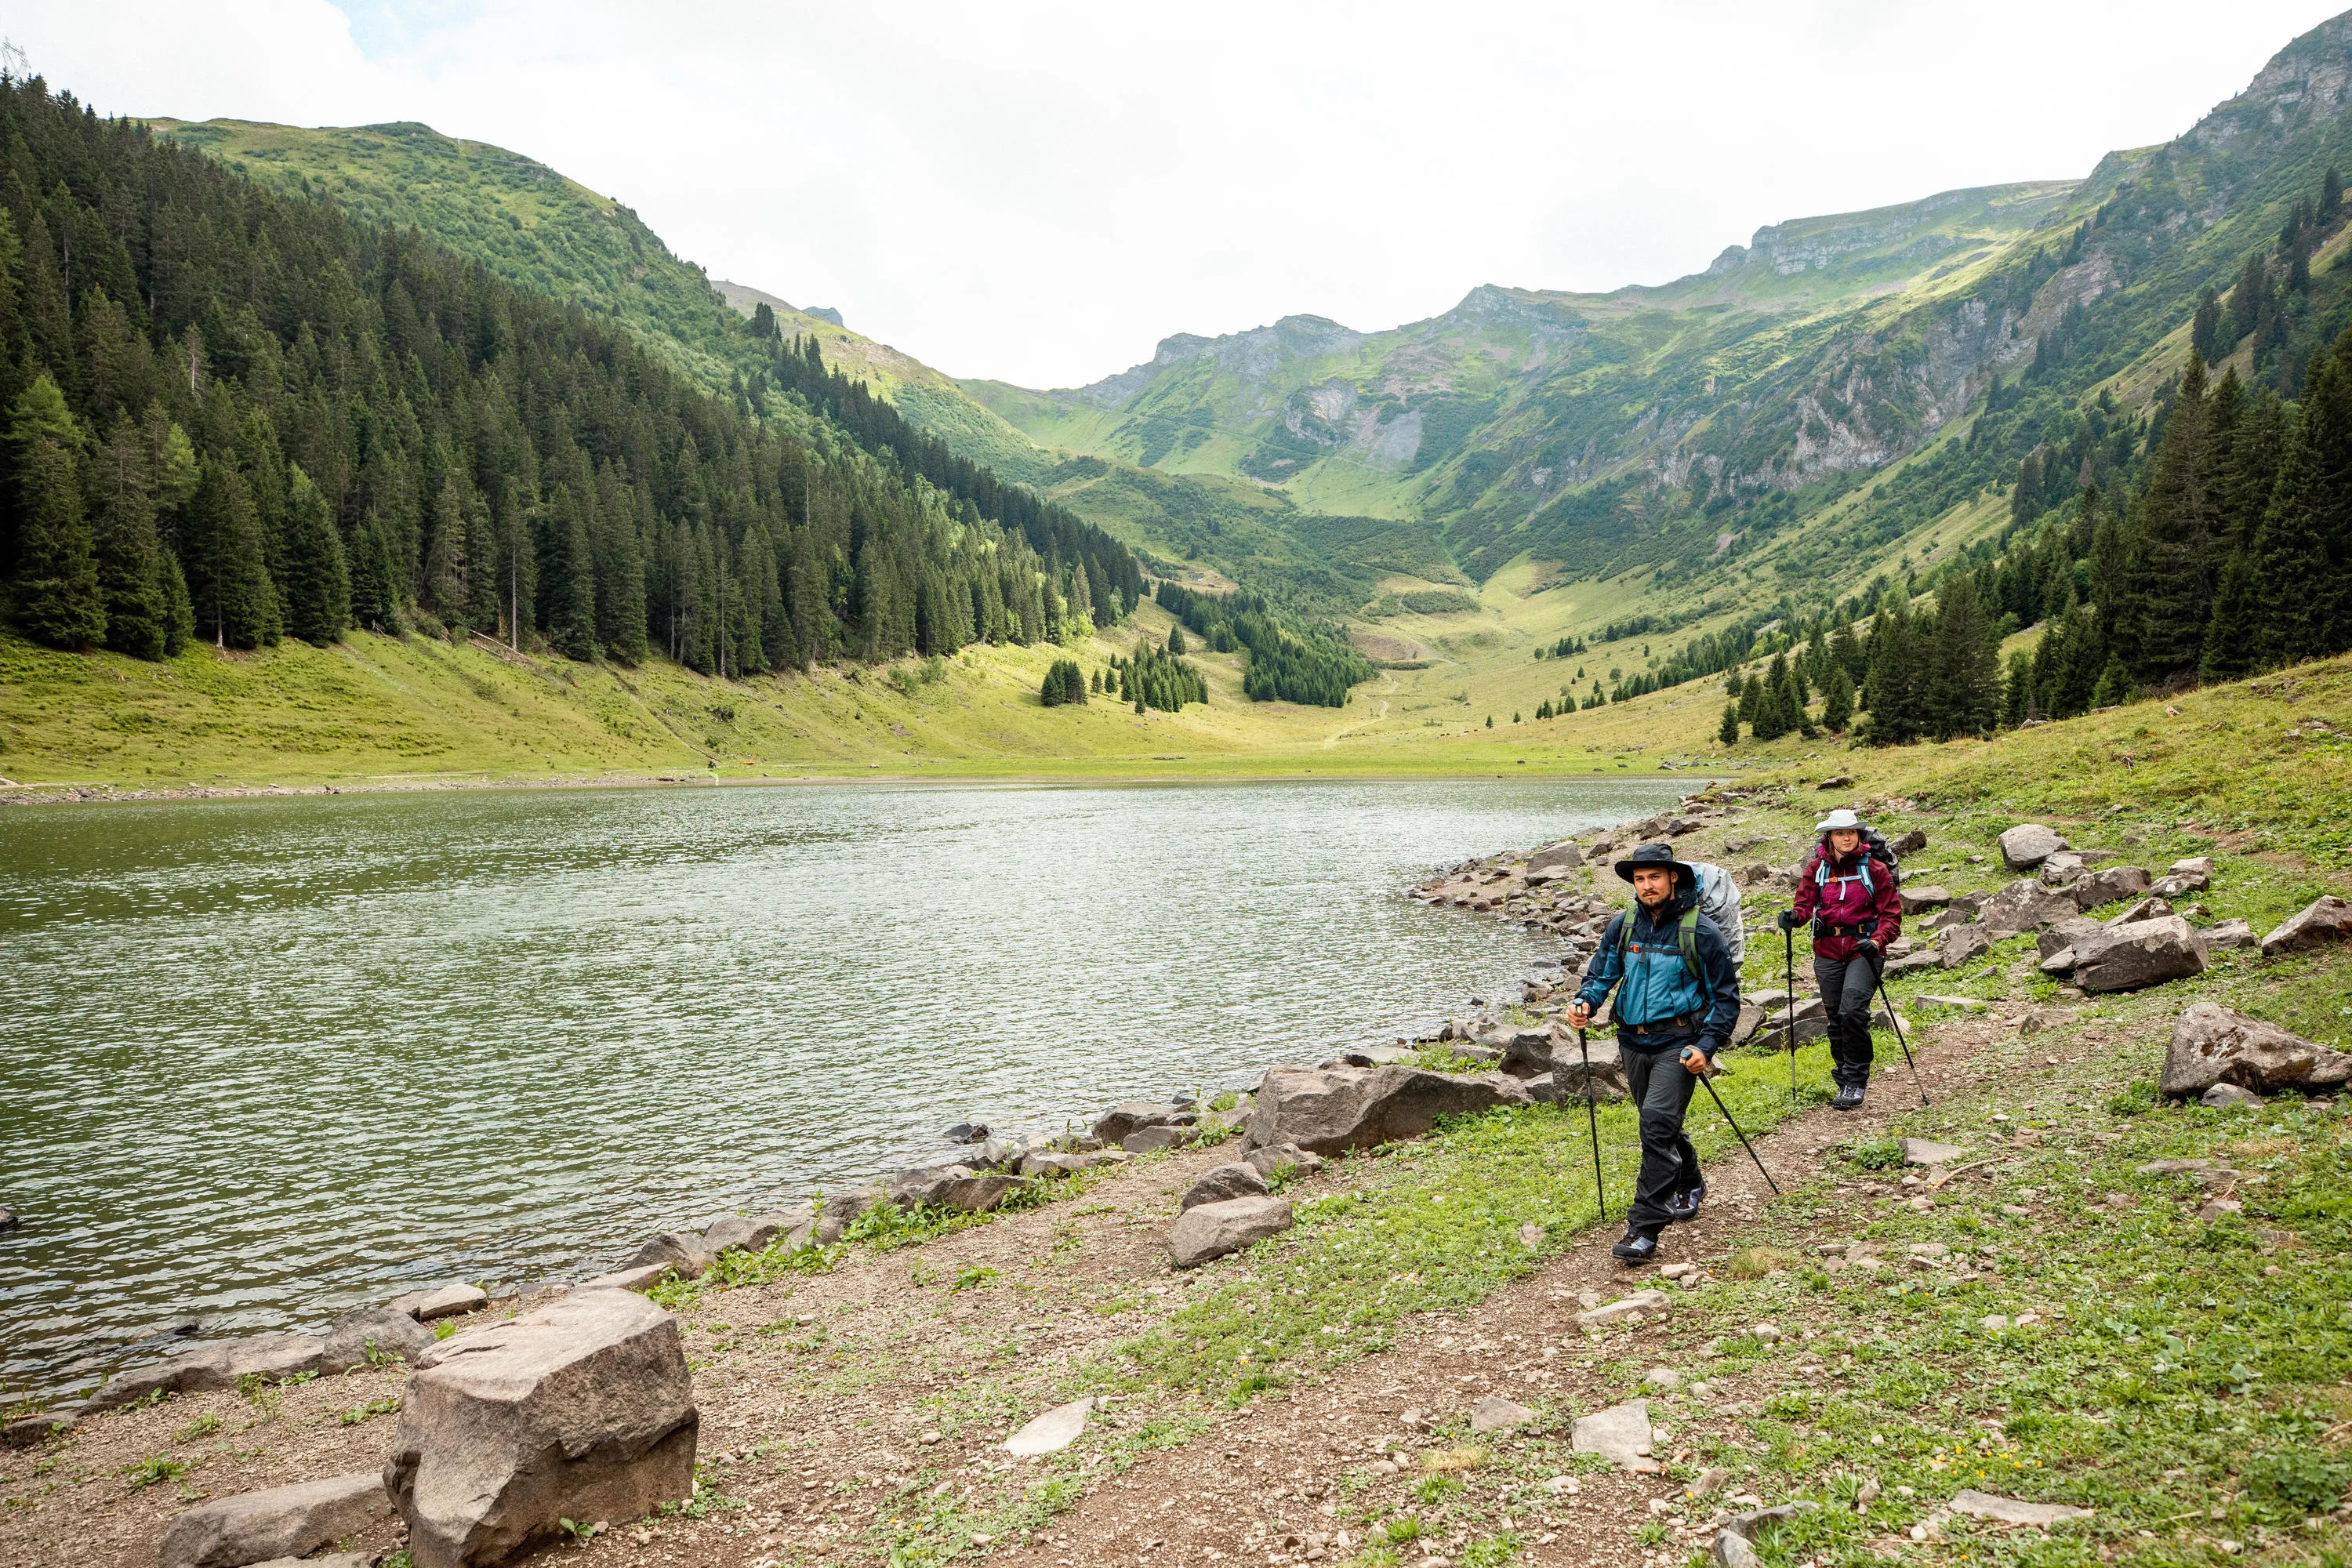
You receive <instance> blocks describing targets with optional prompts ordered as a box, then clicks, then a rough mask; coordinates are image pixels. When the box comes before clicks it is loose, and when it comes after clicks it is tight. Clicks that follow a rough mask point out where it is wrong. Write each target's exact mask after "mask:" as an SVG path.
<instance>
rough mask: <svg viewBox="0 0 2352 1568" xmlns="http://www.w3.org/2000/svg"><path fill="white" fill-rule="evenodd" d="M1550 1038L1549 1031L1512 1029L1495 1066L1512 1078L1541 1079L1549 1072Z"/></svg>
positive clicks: (1550, 1064) (1550, 1060) (1550, 1061)
mask: <svg viewBox="0 0 2352 1568" xmlns="http://www.w3.org/2000/svg"><path fill="white" fill-rule="evenodd" d="M1551 1053H1552V1037H1551V1031H1550V1030H1549V1029H1514V1030H1512V1031H1511V1037H1510V1042H1509V1043H1508V1044H1507V1045H1506V1046H1504V1047H1503V1054H1502V1057H1501V1058H1500V1059H1499V1060H1498V1061H1497V1063H1496V1065H1497V1066H1498V1067H1499V1068H1501V1069H1502V1070H1503V1071H1504V1072H1507V1073H1508V1074H1510V1075H1511V1076H1512V1077H1513V1078H1541V1077H1542V1076H1543V1075H1544V1074H1546V1073H1548V1072H1549V1071H1551V1068H1552V1058H1551Z"/></svg>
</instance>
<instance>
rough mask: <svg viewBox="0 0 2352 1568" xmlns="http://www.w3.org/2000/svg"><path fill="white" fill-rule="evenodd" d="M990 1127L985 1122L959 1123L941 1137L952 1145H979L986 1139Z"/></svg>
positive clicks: (941, 1134)
mask: <svg viewBox="0 0 2352 1568" xmlns="http://www.w3.org/2000/svg"><path fill="white" fill-rule="evenodd" d="M988 1133H989V1126H988V1123H987V1122H985V1121H959V1122H957V1123H955V1124H954V1125H953V1126H951V1127H950V1128H949V1129H948V1130H947V1131H944V1132H942V1133H940V1138H941V1139H942V1140H944V1141H945V1142H950V1143H977V1142H981V1141H982V1139H984V1138H986V1137H987V1136H988Z"/></svg>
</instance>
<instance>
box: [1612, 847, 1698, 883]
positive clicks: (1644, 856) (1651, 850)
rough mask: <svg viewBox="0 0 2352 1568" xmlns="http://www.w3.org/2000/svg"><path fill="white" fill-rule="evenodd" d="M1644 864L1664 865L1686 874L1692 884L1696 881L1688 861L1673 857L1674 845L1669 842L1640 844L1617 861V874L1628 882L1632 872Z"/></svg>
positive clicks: (1694, 873) (1696, 878)
mask: <svg viewBox="0 0 2352 1568" xmlns="http://www.w3.org/2000/svg"><path fill="white" fill-rule="evenodd" d="M1644 866H1664V867H1665V868H1667V869H1668V870H1671V871H1680V872H1682V873H1684V874H1685V875H1686V876H1688V877H1689V878H1690V879H1691V881H1692V882H1693V883H1694V884H1696V882H1697V881H1698V872H1697V871H1696V869H1695V868H1693V867H1692V866H1691V863H1690V862H1689V861H1687V860H1677V859H1675V851H1674V847H1673V846H1672V845H1669V844H1644V845H1643V846H1641V847H1639V848H1637V849H1635V850H1634V851H1633V853H1632V854H1631V855H1628V856H1626V857H1625V858H1623V859H1622V860H1620V861H1618V862H1617V876H1618V878H1619V879H1620V880H1622V881H1627V882H1630V881H1632V880H1633V873H1634V872H1635V871H1637V870H1639V869H1640V868H1642V867H1644Z"/></svg>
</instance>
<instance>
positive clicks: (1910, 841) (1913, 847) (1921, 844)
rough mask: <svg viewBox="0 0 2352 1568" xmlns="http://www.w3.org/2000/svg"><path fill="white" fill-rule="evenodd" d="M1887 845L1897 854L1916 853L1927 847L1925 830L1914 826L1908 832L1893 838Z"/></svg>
mask: <svg viewBox="0 0 2352 1568" xmlns="http://www.w3.org/2000/svg"><path fill="white" fill-rule="evenodd" d="M1887 847H1888V848H1889V849H1892V850H1893V851H1895V854H1897V855H1916V854H1917V853H1919V851H1920V850H1922V849H1925V848H1926V847H1927V830H1926V829H1924V828H1918V827H1915V828H1913V829H1912V830H1911V831H1910V832H1908V833H1906V834H1905V835H1904V836H1903V837H1900V838H1898V839H1896V840H1895V842H1893V843H1892V844H1889V845H1888V846H1887Z"/></svg>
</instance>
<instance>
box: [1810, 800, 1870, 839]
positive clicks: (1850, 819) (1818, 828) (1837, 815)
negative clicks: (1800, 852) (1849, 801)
mask: <svg viewBox="0 0 2352 1568" xmlns="http://www.w3.org/2000/svg"><path fill="white" fill-rule="evenodd" d="M1840 827H1851V828H1853V829H1854V830H1855V831H1857V832H1859V831H1861V828H1862V818H1860V817H1859V816H1855V815H1854V814H1853V811H1852V810H1851V809H1849V808H1848V807H1845V806H1843V805H1842V806H1839V807H1838V808H1837V809H1836V810H1835V811H1832V812H1831V813H1830V814H1829V815H1828V816H1824V817H1822V819H1821V820H1820V821H1819V822H1816V823H1814V824H1813V831H1814V832H1816V833H1828V832H1831V831H1832V830H1833V829H1836V828H1840Z"/></svg>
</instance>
